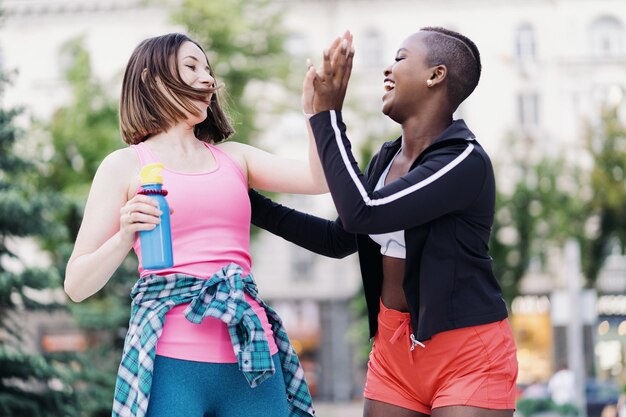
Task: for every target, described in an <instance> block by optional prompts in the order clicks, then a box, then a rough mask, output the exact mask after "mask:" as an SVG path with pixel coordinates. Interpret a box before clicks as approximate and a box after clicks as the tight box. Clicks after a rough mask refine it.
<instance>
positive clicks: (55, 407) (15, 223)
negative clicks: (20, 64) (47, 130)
mask: <svg viewBox="0 0 626 417" xmlns="http://www.w3.org/2000/svg"><path fill="white" fill-rule="evenodd" d="M6 82H7V81H6V78H5V77H4V76H3V75H2V74H0V99H1V98H2V91H3V89H4V86H5V85H6ZM18 113H19V111H18V110H15V109H13V110H6V109H2V108H0V415H3V416H34V417H38V416H42V417H43V416H59V417H62V416H63V417H64V416H73V415H75V414H74V412H73V410H74V409H75V403H74V399H75V397H74V395H73V392H72V390H71V388H70V384H69V381H70V377H71V374H70V372H69V370H68V367H67V363H66V362H65V360H64V359H63V358H61V357H54V356H53V355H42V354H39V353H36V352H27V351H25V350H24V349H22V346H23V333H22V332H23V328H24V319H25V318H28V317H29V314H31V313H34V312H40V311H51V310H55V309H59V308H62V307H63V306H60V305H58V304H56V303H54V302H50V303H48V302H42V301H40V297H37V296H36V295H37V294H38V293H39V294H41V292H45V291H46V290H49V289H51V288H58V286H59V283H60V276H59V274H58V273H57V272H56V270H54V269H43V268H42V267H36V266H31V265H29V264H28V263H25V262H24V260H22V259H20V257H19V255H18V253H17V251H18V249H17V248H19V246H20V243H19V242H20V239H26V238H31V239H32V238H38V237H42V236H45V235H46V233H47V232H48V231H49V230H50V219H51V210H52V209H53V208H54V205H55V202H56V201H58V198H57V196H56V195H54V193H53V192H46V191H43V190H41V189H38V188H37V187H35V186H34V181H33V180H34V178H35V177H36V169H35V165H34V164H33V163H31V162H30V161H28V160H26V159H25V158H23V157H22V156H20V155H21V154H22V152H21V151H19V150H18V147H19V146H20V145H21V138H20V133H21V132H20V131H19V130H18V129H17V128H16V126H15V122H14V119H15V117H16V116H17V114H18ZM33 294H35V296H33Z"/></svg>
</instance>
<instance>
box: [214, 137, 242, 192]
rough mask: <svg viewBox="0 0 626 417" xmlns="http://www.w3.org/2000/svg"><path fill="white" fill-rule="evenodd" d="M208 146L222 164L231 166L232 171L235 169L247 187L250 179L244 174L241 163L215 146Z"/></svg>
mask: <svg viewBox="0 0 626 417" xmlns="http://www.w3.org/2000/svg"><path fill="white" fill-rule="evenodd" d="M206 146H207V147H208V148H209V149H210V150H211V152H213V155H214V156H215V158H217V159H219V161H220V163H223V164H226V165H230V167H231V168H232V169H234V170H235V171H236V172H238V173H239V174H240V175H241V179H242V180H243V182H244V183H245V184H246V186H247V185H248V179H247V178H246V175H245V173H244V172H243V169H242V168H241V165H239V162H237V161H235V160H234V159H233V157H232V156H230V155H229V154H228V153H226V152H224V151H223V150H221V149H220V148H219V147H217V146H215V145H211V144H209V143H207V144H206Z"/></svg>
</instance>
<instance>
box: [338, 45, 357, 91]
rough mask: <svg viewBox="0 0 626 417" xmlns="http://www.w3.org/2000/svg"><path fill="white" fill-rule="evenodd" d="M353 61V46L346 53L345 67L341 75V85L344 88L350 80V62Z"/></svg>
mask: <svg viewBox="0 0 626 417" xmlns="http://www.w3.org/2000/svg"><path fill="white" fill-rule="evenodd" d="M353 61H354V46H352V47H351V48H350V50H349V51H348V56H347V59H346V66H345V70H344V74H343V78H342V80H341V85H342V86H343V87H344V88H345V87H347V86H348V81H349V80H350V75H351V74H352V62H353Z"/></svg>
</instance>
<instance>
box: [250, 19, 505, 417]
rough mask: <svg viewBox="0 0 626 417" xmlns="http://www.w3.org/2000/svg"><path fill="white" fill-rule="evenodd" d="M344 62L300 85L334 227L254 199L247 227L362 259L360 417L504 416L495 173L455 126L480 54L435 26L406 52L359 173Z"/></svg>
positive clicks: (389, 78) (388, 83)
mask: <svg viewBox="0 0 626 417" xmlns="http://www.w3.org/2000/svg"><path fill="white" fill-rule="evenodd" d="M344 36H345V37H346V38H347V42H346V43H348V44H350V43H351V41H352V35H350V34H349V33H346V35H344ZM330 51H331V52H332V51H333V49H332V48H331V50H330ZM352 55H353V54H352V53H342V54H339V55H337V56H338V59H337V60H335V59H331V56H333V57H334V56H335V54H334V53H333V54H331V53H329V52H326V53H325V54H324V69H323V70H322V71H320V73H319V74H317V75H316V76H315V77H313V79H307V81H306V82H305V85H306V84H307V83H309V86H308V87H307V88H313V86H314V99H313V104H314V106H313V107H314V113H315V115H313V116H312V117H311V118H310V120H309V121H310V124H311V127H312V130H313V133H314V135H315V141H316V143H317V149H318V154H319V157H320V160H321V163H322V166H323V168H324V172H325V175H326V180H327V181H328V187H329V189H330V193H331V195H332V197H333V201H334V203H335V206H336V208H337V212H338V214H339V219H338V220H336V221H334V222H333V221H330V220H325V219H320V218H317V217H314V216H311V215H308V214H305V213H300V212H297V211H295V210H292V209H289V208H287V207H283V206H281V205H278V204H275V203H273V202H272V201H271V200H268V199H267V198H265V197H263V196H261V195H260V194H258V193H255V192H254V191H251V192H250V198H251V201H252V214H253V216H252V222H253V224H255V225H257V226H260V227H262V228H264V229H266V230H269V231H270V232H272V233H275V234H277V235H279V236H282V237H284V238H285V239H287V240H289V241H291V242H294V243H296V244H298V245H300V246H303V247H305V248H307V249H310V250H312V251H314V252H317V253H320V254H323V255H326V256H331V257H336V258H341V257H344V256H347V255H349V254H351V253H354V252H357V251H358V253H359V261H360V266H361V275H362V278H363V287H364V293H365V299H366V303H367V310H368V318H369V330H370V338H371V339H373V345H372V350H371V353H370V357H369V362H368V370H367V376H366V381H365V389H364V397H365V405H364V413H363V415H364V417H424V416H428V415H432V416H433V417H512V416H513V413H514V410H515V396H516V387H515V382H516V378H517V357H516V348H515V342H514V340H513V335H512V332H511V328H510V326H509V322H508V320H507V315H508V313H507V308H506V305H505V303H504V300H503V299H502V291H501V289H500V286H499V284H498V282H497V280H496V277H495V276H494V273H493V268H492V259H491V257H490V256H489V237H490V233H491V226H492V224H493V218H494V212H495V180H494V173H493V168H492V165H491V161H490V159H489V156H488V155H487V153H486V152H485V150H484V149H483V148H482V146H480V144H479V143H478V142H477V141H476V138H475V136H474V134H473V133H472V131H470V129H469V128H468V127H467V125H466V123H465V122H464V121H463V120H461V119H458V120H454V119H453V113H454V112H455V111H456V109H457V108H458V106H459V105H460V104H461V103H462V102H463V101H464V100H465V99H466V98H467V97H468V96H469V95H470V94H471V93H472V91H474V89H475V88H476V86H477V84H478V80H479V78H480V73H481V62H480V54H479V52H478V48H477V47H476V45H475V44H474V43H473V42H472V41H471V40H470V39H468V38H467V37H465V36H463V35H461V34H460V33H457V32H454V31H451V30H448V29H444V28H440V27H425V28H422V29H421V30H419V31H418V32H416V33H414V34H412V35H410V36H409V37H407V38H406V39H405V40H404V41H403V42H402V44H401V45H400V47H399V48H398V51H397V52H396V56H395V59H394V62H392V63H391V65H389V66H388V67H387V68H386V69H385V70H384V72H383V76H384V80H383V83H382V84H383V91H384V93H383V96H382V111H383V113H384V114H385V115H386V116H388V117H389V118H391V119H392V120H393V121H395V122H396V123H398V124H399V125H400V126H401V128H402V135H401V136H400V137H399V138H397V139H395V140H393V141H390V142H385V143H383V144H382V146H381V148H380V150H379V151H378V152H377V153H376V155H374V157H373V158H372V160H371V161H369V164H368V166H367V168H366V170H365V172H364V173H363V172H361V170H360V169H359V166H358V164H357V162H356V160H355V158H354V156H353V154H352V150H351V143H350V141H349V140H348V137H347V135H346V126H345V124H344V123H343V120H342V113H341V109H342V105H343V100H344V97H345V94H346V89H347V85H348V80H349V77H350V71H351V68H352Z"/></svg>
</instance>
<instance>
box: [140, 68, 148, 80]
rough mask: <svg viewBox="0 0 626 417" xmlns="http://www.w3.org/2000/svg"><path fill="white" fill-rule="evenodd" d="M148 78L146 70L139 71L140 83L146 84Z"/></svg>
mask: <svg viewBox="0 0 626 417" xmlns="http://www.w3.org/2000/svg"><path fill="white" fill-rule="evenodd" d="M147 76H148V68H144V69H143V71H141V81H143V82H146V77H147Z"/></svg>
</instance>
